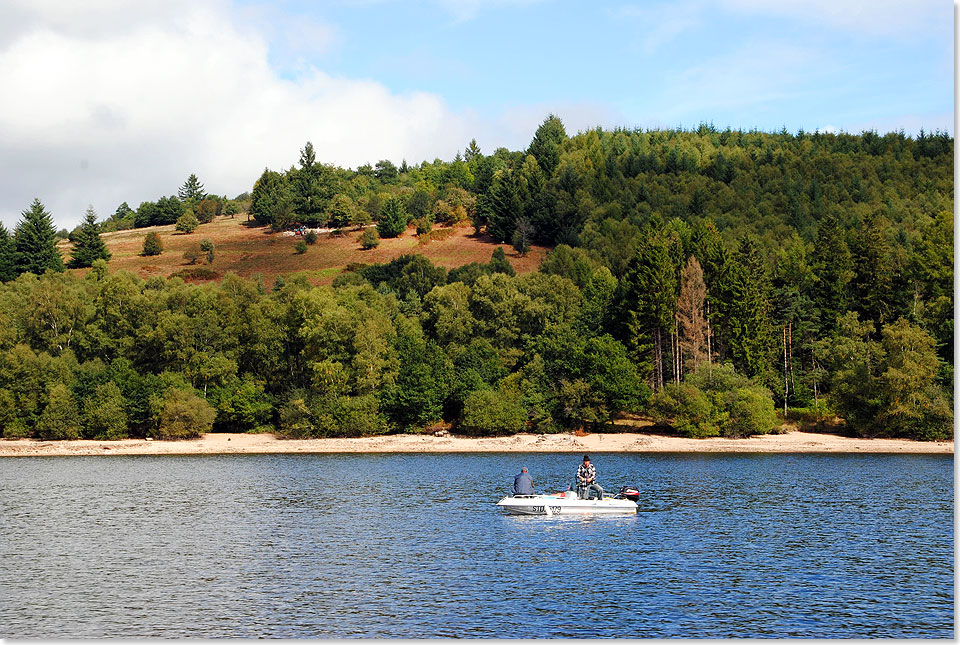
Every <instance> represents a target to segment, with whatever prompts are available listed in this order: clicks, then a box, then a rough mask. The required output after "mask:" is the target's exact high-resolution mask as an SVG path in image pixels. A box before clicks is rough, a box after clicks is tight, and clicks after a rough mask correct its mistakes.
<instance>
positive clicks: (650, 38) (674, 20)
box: [614, 2, 704, 54]
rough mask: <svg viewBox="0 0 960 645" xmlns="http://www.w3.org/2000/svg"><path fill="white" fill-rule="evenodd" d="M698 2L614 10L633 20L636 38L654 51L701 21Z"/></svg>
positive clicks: (648, 50) (636, 6)
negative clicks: (635, 27) (635, 26)
mask: <svg viewBox="0 0 960 645" xmlns="http://www.w3.org/2000/svg"><path fill="white" fill-rule="evenodd" d="M703 9H704V5H703V3H702V2H686V3H683V4H679V5H678V4H672V3H671V4H643V5H627V6H624V7H620V8H619V9H617V10H616V11H615V12H614V13H615V14H617V15H619V16H621V17H623V18H629V19H631V20H634V21H636V23H637V39H638V41H639V42H640V45H641V47H642V48H643V51H644V52H645V53H647V54H652V53H654V52H655V51H656V50H657V49H660V48H661V47H662V46H663V45H666V44H668V43H670V42H673V41H674V40H675V39H676V38H677V37H679V36H680V35H681V34H683V33H685V32H687V31H689V30H691V29H695V28H697V27H699V26H700V25H701V24H702V23H703V17H702V16H703Z"/></svg>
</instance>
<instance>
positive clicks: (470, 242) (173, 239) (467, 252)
mask: <svg viewBox="0 0 960 645" xmlns="http://www.w3.org/2000/svg"><path fill="white" fill-rule="evenodd" d="M252 224H253V222H249V223H248V222H247V221H246V218H245V217H244V216H242V215H241V216H237V217H235V218H230V217H229V216H225V217H218V218H217V219H215V220H214V221H213V222H210V223H209V224H203V225H201V226H200V227H199V228H198V229H197V230H196V231H194V232H193V233H190V234H189V235H185V234H182V233H180V232H178V231H176V230H174V227H173V225H168V226H152V227H149V228H141V229H134V230H127V231H117V232H115V233H104V234H102V237H103V241H104V242H105V243H106V245H107V248H108V249H109V250H110V252H111V253H112V254H113V258H112V259H111V260H110V263H109V266H110V270H111V271H116V270H118V269H124V270H127V271H130V272H132V273H136V274H137V275H139V276H140V277H142V278H144V279H147V278H150V277H152V276H155V275H162V276H165V277H168V276H171V275H173V274H175V273H178V272H180V271H185V273H187V274H188V275H189V273H194V272H190V271H189V270H190V269H191V268H196V267H198V266H203V267H204V268H205V269H208V270H209V272H210V273H207V272H195V273H203V274H205V275H207V276H209V277H185V279H186V280H187V281H188V282H206V281H209V280H211V279H213V280H216V279H219V278H221V277H223V276H224V275H226V274H227V273H229V272H233V273H236V274H237V275H239V276H242V277H244V278H252V277H254V276H255V275H256V274H258V273H259V274H261V275H262V276H263V281H264V284H266V285H267V287H268V288H269V287H270V286H271V285H272V284H273V281H274V279H275V278H276V277H277V276H278V275H284V276H291V275H294V274H298V275H303V276H305V277H306V278H307V280H309V281H310V282H311V283H312V284H315V285H322V284H330V283H331V282H332V281H333V278H334V277H335V276H336V275H337V274H338V273H340V272H341V271H342V270H343V269H344V268H345V267H346V266H347V265H348V264H350V263H352V262H362V263H365V264H372V263H375V262H389V261H390V260H392V259H394V258H396V257H399V256H401V255H404V254H408V253H420V254H422V255H424V256H426V257H428V258H429V259H430V260H431V261H432V262H433V263H434V264H438V265H441V266H444V267H447V268H448V269H451V268H454V267H458V266H462V265H464V264H469V263H470V262H489V261H490V255H491V254H492V253H493V251H494V249H496V248H497V246H502V247H503V250H504V252H506V255H507V258H508V259H509V260H510V263H511V264H512V265H513V267H514V269H516V270H517V272H518V273H529V272H531V271H536V270H537V268H538V267H539V266H540V261H541V260H542V259H543V256H544V255H545V254H546V251H547V249H546V248H544V247H533V248H532V249H531V250H530V252H529V253H527V255H525V256H524V257H520V256H519V255H517V253H516V251H514V250H513V249H512V248H511V247H510V246H509V245H504V244H494V243H493V240H492V239H491V238H490V237H489V236H487V235H481V236H474V234H473V229H472V227H469V226H461V227H455V228H451V229H435V231H438V230H443V231H449V236H447V237H445V236H444V235H439V236H438V235H434V236H432V238H433V239H430V240H429V241H427V242H426V243H420V240H419V238H418V237H417V235H416V233H415V230H414V228H413V227H410V228H408V229H407V230H406V231H405V232H404V234H403V235H402V236H400V237H398V238H394V239H382V240H380V245H379V246H378V247H377V248H375V249H371V250H368V251H364V250H361V248H360V244H359V242H357V237H358V236H359V235H360V233H359V231H354V230H350V231H348V232H345V233H344V234H343V235H342V236H339V237H336V236H333V235H332V234H330V233H322V234H320V236H319V239H318V240H317V244H316V245H313V246H308V247H307V252H306V253H304V254H302V255H298V254H297V253H296V252H295V251H294V247H295V245H296V243H297V242H298V241H299V240H301V239H303V238H301V237H299V236H296V235H283V234H282V233H272V232H271V231H270V228H269V227H266V226H252ZM149 232H156V233H157V234H158V235H159V236H160V240H161V242H162V243H163V253H162V254H160V255H155V256H150V257H144V256H141V255H140V252H141V251H142V250H143V239H144V237H146V235H147V233H149ZM439 238H443V239H439ZM204 239H209V240H212V241H213V243H214V246H215V253H214V255H215V258H214V261H213V264H211V265H191V264H190V263H189V261H188V260H186V259H184V257H183V252H184V251H186V250H187V248H188V247H190V246H192V245H194V244H199V243H200V241H201V240H204ZM59 248H60V252H61V253H62V254H63V256H64V257H65V258H67V257H69V256H70V244H69V243H68V242H62V243H61V244H60V247H59Z"/></svg>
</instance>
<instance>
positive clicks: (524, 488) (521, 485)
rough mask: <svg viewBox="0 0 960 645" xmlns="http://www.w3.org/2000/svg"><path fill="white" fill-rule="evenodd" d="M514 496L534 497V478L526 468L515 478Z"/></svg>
mask: <svg viewBox="0 0 960 645" xmlns="http://www.w3.org/2000/svg"><path fill="white" fill-rule="evenodd" d="M513 494H514V496H517V495H533V494H534V492H533V477H531V476H530V473H528V472H527V469H526V468H521V469H520V474H519V475H517V476H516V477H514V478H513Z"/></svg>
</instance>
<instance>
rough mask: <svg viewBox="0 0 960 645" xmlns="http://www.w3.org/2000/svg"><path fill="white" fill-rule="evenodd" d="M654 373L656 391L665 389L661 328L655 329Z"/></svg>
mask: <svg viewBox="0 0 960 645" xmlns="http://www.w3.org/2000/svg"><path fill="white" fill-rule="evenodd" d="M653 351H654V360H653V371H654V376H653V379H654V389H656V390H662V389H663V332H662V330H661V329H660V327H655V328H654V331H653Z"/></svg>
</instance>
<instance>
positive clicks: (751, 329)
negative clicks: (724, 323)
mask: <svg viewBox="0 0 960 645" xmlns="http://www.w3.org/2000/svg"><path fill="white" fill-rule="evenodd" d="M731 286H732V293H731V301H730V303H729V307H730V318H729V323H730V353H731V355H732V357H733V364H734V366H735V367H736V368H737V369H738V371H740V372H743V373H744V374H746V375H747V376H749V377H750V378H754V377H758V376H762V375H764V374H765V373H766V372H767V371H768V370H769V367H770V347H771V345H770V342H771V336H770V333H771V332H770V294H769V283H768V280H767V272H766V266H765V265H764V260H763V256H762V255H761V248H760V243H759V241H758V240H757V239H756V238H755V237H754V236H753V235H745V236H744V237H743V238H742V239H741V240H740V248H739V250H738V251H737V254H736V256H735V258H734V262H733V266H732V271H731Z"/></svg>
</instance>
